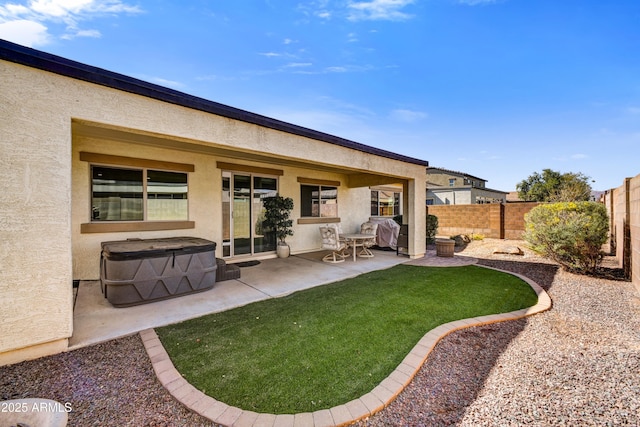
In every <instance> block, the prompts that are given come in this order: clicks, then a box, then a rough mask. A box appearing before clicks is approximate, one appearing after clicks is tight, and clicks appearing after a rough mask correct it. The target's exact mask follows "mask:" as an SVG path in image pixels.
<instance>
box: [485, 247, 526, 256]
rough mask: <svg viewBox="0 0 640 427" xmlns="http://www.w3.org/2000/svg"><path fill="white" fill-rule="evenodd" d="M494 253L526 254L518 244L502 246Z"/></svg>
mask: <svg viewBox="0 0 640 427" xmlns="http://www.w3.org/2000/svg"><path fill="white" fill-rule="evenodd" d="M493 253H494V254H503V255H524V252H523V251H522V249H520V248H519V247H517V246H505V247H502V248H498V249H496V250H495V251H494V252H493Z"/></svg>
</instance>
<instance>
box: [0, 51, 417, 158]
mask: <svg viewBox="0 0 640 427" xmlns="http://www.w3.org/2000/svg"><path fill="white" fill-rule="evenodd" d="M0 59H2V60H6V61H10V62H14V63H17V64H21V65H26V66H29V67H33V68H38V69H40V70H44V71H49V72H51V73H56V74H60V75H63V76H66V77H71V78H74V79H78V80H83V81H86V82H90V83H95V84H99V85H102V86H106V87H109V88H112V89H117V90H122V91H125V92H129V93H133V94H136V95H141V96H146V97H148V98H153V99H157V100H159V101H164V102H169V103H172V104H176V105H180V106H182V107H187V108H192V109H195V110H200V111H204V112H207V113H211V114H216V115H218V116H223V117H227V118H230V119H235V120H239V121H243V122H246V123H251V124H255V125H258V126H263V127H266V128H269V129H274V130H278V131H282V132H287V133H290V134H294V135H298V136H303V137H306V138H311V139H315V140H318V141H322V142H326V143H329V144H334V145H339V146H342V147H346V148H350V149H353V150H358V151H362V152H364V153H368V154H373V155H376V156H381V157H386V158H389V159H392V160H398V161H402V162H407V163H412V164H416V165H421V166H429V162H428V161H426V160H421V159H416V158H413V157H408V156H404V155H402V154H397V153H393V152H391V151H386V150H382V149H379V148H375V147H371V146H368V145H365V144H361V143H358V142H355V141H351V140H348V139H344V138H340V137H337V136H334V135H330V134H327V133H324V132H319V131H315V130H313V129H309V128H305V127H302V126H297V125H294V124H291V123H287V122H283V121H280V120H277V119H272V118H269V117H266V116H262V115H260V114H255V113H251V112H248V111H245V110H241V109H238V108H234V107H230V106H227V105H224V104H220V103H217V102H213V101H209V100H207V99H204V98H199V97H197V96H193V95H189V94H186V93H183V92H179V91H177V90H173V89H169V88H166V87H163V86H159V85H155V84H153V83H149V82H145V81H143V80H138V79H135V78H133V77H129V76H126V75H123V74H119V73H114V72H112V71H108V70H105V69H102V68H98V67H93V66H91V65H86V64H82V63H80V62H76V61H72V60H70V59H66V58H63V57H61V56H56V55H52V54H49V53H46V52H42V51H39V50H35V49H31V48H28V47H25V46H21V45H18V44H15V43H11V42H8V41H5V40H0Z"/></svg>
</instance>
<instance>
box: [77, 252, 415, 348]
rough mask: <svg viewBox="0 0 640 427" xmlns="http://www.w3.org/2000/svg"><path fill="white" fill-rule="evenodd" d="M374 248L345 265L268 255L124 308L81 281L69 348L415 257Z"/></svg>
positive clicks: (315, 255)
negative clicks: (232, 274) (226, 275)
mask: <svg viewBox="0 0 640 427" xmlns="http://www.w3.org/2000/svg"><path fill="white" fill-rule="evenodd" d="M373 252H374V255H375V256H374V257H373V258H358V259H357V261H355V262H354V261H353V260H352V259H351V258H349V259H347V260H346V261H345V262H342V263H340V264H329V263H326V262H323V261H322V257H323V256H324V255H326V254H327V251H315V252H307V253H302V254H297V255H293V256H291V257H289V258H271V259H266V260H262V261H261V262H260V263H259V264H258V265H254V266H250V267H242V268H241V273H242V274H241V277H240V278H239V279H234V280H226V281H223V282H216V283H215V285H214V286H213V289H210V290H208V291H204V292H200V293H195V294H190V295H184V296H181V297H177V298H172V299H167V300H163V301H157V302H153V303H149V304H143V305H137V306H132V307H125V308H115V307H113V306H112V305H111V304H110V303H109V302H108V301H107V299H106V298H104V296H103V295H102V293H101V291H100V282H99V281H82V282H81V283H80V287H79V289H78V294H77V299H76V302H75V307H74V312H73V325H74V330H73V335H72V336H71V338H70V340H69V350H72V349H76V348H80V347H85V346H88V345H91V344H96V343H99V342H103V341H108V340H111V339H114V338H118V337H122V336H125V335H130V334H133V333H136V332H139V331H142V330H145V329H149V328H155V327H159V326H164V325H168V324H172V323H176V322H180V321H183V320H187V319H192V318H195V317H200V316H203V315H206V314H210V313H215V312H220V311H225V310H229V309H232V308H235V307H239V306H243V305H246V304H250V303H252V302H256V301H260V300H265V299H268V298H277V297H282V296H285V295H288V294H291V293H294V292H296V291H300V290H304V289H308V288H312V287H315V286H320V285H325V284H328V283H332V282H335V281H339V280H343V279H347V278H350V277H355V276H358V275H360V274H363V273H367V272H369V271H374V270H383V269H386V268H390V267H393V266H394V265H397V264H401V263H404V262H407V261H409V260H410V259H409V258H407V257H405V256H398V255H396V252H395V251H383V250H374V251H373Z"/></svg>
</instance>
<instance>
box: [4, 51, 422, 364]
mask: <svg viewBox="0 0 640 427" xmlns="http://www.w3.org/2000/svg"><path fill="white" fill-rule="evenodd" d="M0 75H2V79H0V114H1V116H2V118H3V119H2V120H1V121H0V133H1V134H2V135H3V137H2V138H1V139H0V164H1V165H2V170H3V171H5V174H6V175H5V180H4V184H3V193H4V203H2V204H1V205H0V222H1V223H2V227H1V228H0V239H1V241H2V245H1V246H0V295H1V300H0V364H1V363H2V360H3V356H6V355H7V354H8V353H9V352H13V351H23V349H25V348H28V347H31V350H33V349H37V348H41V349H45V348H46V349H48V350H42V352H40V353H46V352H49V351H52V350H51V348H59V347H60V346H59V345H50V346H46V345H45V346H39V347H34V346H37V345H40V344H44V343H60V342H61V341H62V342H64V341H65V340H66V339H67V338H68V337H70V336H71V334H72V329H73V325H72V317H73V309H72V295H73V293H72V286H71V283H72V279H74V278H78V279H88V278H96V277H97V271H98V270H97V269H98V254H99V242H100V241H104V240H115V239H120V238H126V237H132V236H131V233H108V235H105V234H104V233H102V234H91V235H90V234H81V233H80V232H79V228H80V224H81V223H83V222H87V221H88V220H89V218H90V216H89V210H90V204H89V167H88V164H87V163H85V162H82V161H80V160H79V158H78V152H79V151H80V150H81V149H82V150H86V151H94V152H100V153H105V154H117V155H125V156H130V157H136V156H139V157H145V158H146V157H148V158H154V159H157V160H169V161H173V162H185V163H192V164H194V165H195V167H196V169H195V172H194V173H192V174H191V175H193V176H191V177H190V180H189V210H190V218H189V219H190V220H192V221H195V222H196V228H195V229H192V230H177V231H171V232H145V233H144V237H154V236H156V235H162V236H167V235H198V236H201V237H205V238H210V239H212V240H214V241H218V242H220V240H221V221H220V220H219V216H218V215H219V214H220V211H221V206H220V203H219V202H220V192H219V189H220V187H221V184H220V182H221V177H220V170H219V169H216V168H215V167H214V165H215V161H232V162H234V163H251V162H247V161H245V160H237V159H234V158H228V159H225V158H218V157H215V156H212V155H210V154H203V153H197V152H194V151H183V150H180V149H177V150H169V149H166V148H158V147H152V146H146V145H136V144H130V143H125V142H119V141H113V140H100V139H92V138H88V137H82V136H77V137H72V133H73V131H72V121H74V120H78V121H81V122H84V121H86V122H91V123H98V124H102V125H105V126H107V127H114V128H118V129H134V130H135V131H136V132H141V133H145V132H148V133H153V134H159V135H163V136H169V138H170V139H171V140H172V141H175V142H176V144H175V145H176V147H177V146H179V145H180V143H181V142H185V141H188V142H189V143H191V144H196V145H198V144H199V145H201V146H203V147H206V148H208V147H210V146H217V147H228V148H233V149H234V150H237V151H238V152H262V153H266V154H269V155H271V156H274V157H277V158H280V159H284V161H285V163H286V161H298V162H299V161H306V162H313V163H316V164H320V165H324V166H323V167H322V168H320V169H315V170H314V168H313V167H312V165H311V163H309V166H308V169H307V167H306V166H305V167H299V166H273V167H276V168H279V169H283V170H284V175H283V176H282V177H281V178H280V189H281V193H282V194H283V195H287V196H291V197H293V198H294V202H296V200H297V199H298V198H299V184H298V183H297V176H307V177H309V176H311V177H314V178H320V179H330V180H338V181H340V182H341V183H343V184H344V185H341V186H340V189H339V201H338V203H339V212H340V216H341V217H342V218H343V227H345V229H350V228H351V229H353V228H355V227H356V226H357V225H358V224H359V223H361V222H363V221H366V220H367V218H368V217H369V213H370V212H369V189H368V188H367V186H366V185H362V184H359V186H358V188H356V189H353V188H349V183H353V182H358V183H361V182H366V176H365V175H362V177H365V178H362V177H361V178H360V179H353V175H349V176H347V175H346V174H344V173H340V172H337V171H336V172H324V171H321V170H324V169H325V167H326V166H331V167H332V168H344V170H345V171H349V172H351V173H353V172H362V173H367V172H370V173H374V174H379V175H386V176H393V177H397V178H398V181H399V182H401V181H402V180H403V179H405V187H406V188H407V189H410V191H415V192H416V193H412V194H415V200H410V201H407V205H408V206H410V209H409V211H407V212H405V216H406V220H407V221H408V222H410V223H413V224H414V225H413V226H412V227H413V228H414V229H416V230H417V232H418V233H421V234H417V235H416V237H415V239H414V241H412V242H410V252H411V254H412V255H413V256H420V255H422V254H424V252H425V248H424V214H425V208H424V194H425V188H424V187H425V185H424V173H425V172H424V167H423V166H420V165H415V164H409V163H405V162H401V161H397V160H391V159H387V158H383V157H380V156H375V155H372V154H367V153H363V152H360V151H355V150H353V149H349V148H346V147H340V146H336V145H332V144H327V143H324V142H320V141H316V140H312V139H307V138H303V137H300V136H296V135H291V134H287V133H284V132H279V131H274V130H270V129H266V128H262V127H259V126H257V125H252V124H247V123H244V122H238V121H234V120H231V119H228V118H224V117H219V116H215V115H212V114H208V113H205V112H201V111H196V110H192V109H188V108H185V107H181V106H177V105H173V104H168V103H164V102H160V101H155V100H152V99H149V98H146V97H143V96H139V95H134V94H130V93H126V92H122V91H118V90H115V89H110V88H106V87H102V86H97V85H94V84H90V83H86V82H83V81H79V80H75V79H71V78H68V77H63V76H59V75H56V74H52V73H48V72H44V71H40V70H36V69H33V68H29V67H25V66H22V65H17V64H14V63H11V62H5V61H0ZM301 147H303V149H301ZM255 164H257V165H262V166H265V165H266V166H269V164H268V163H266V164H264V163H255ZM363 179H364V181H363ZM416 180H417V181H416ZM387 183H389V182H387ZM378 184H381V182H375V185H378ZM405 197H407V194H406V193H405ZM294 214H295V215H298V212H297V211H295V212H294ZM295 215H294V220H295V219H297V217H295ZM416 218H418V219H417V220H416ZM317 227H318V225H317V224H309V225H297V226H296V230H295V232H296V234H295V235H294V236H293V237H292V238H290V239H287V240H288V241H289V242H290V244H291V246H292V250H293V251H294V252H296V251H306V250H313V249H316V248H318V247H319V246H320V245H319V242H320V240H319V237H318V236H319V234H318V231H317ZM136 237H139V236H136ZM220 246H221V245H220V243H219V248H220ZM27 353H29V356H28V357H32V356H33V355H34V353H33V351H31V352H27V351H25V354H27ZM35 355H38V352H37V351H36V352H35ZM14 356H15V355H14ZM14 356H11V357H12V359H11V360H17V359H19V357H18V358H16V357H14ZM5 360H7V358H5Z"/></svg>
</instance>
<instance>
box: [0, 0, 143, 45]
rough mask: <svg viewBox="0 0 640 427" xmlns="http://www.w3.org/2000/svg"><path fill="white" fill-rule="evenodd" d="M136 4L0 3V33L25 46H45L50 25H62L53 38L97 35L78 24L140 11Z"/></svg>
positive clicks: (80, 0) (74, 0) (110, 0)
mask: <svg viewBox="0 0 640 427" xmlns="http://www.w3.org/2000/svg"><path fill="white" fill-rule="evenodd" d="M140 12H141V10H140V8H139V7H138V6H131V5H128V4H126V3H123V2H122V1H121V0H29V1H28V2H25V4H16V3H7V4H4V5H0V36H1V37H3V38H5V39H7V40H11V41H13V42H16V43H20V44H23V45H27V46H36V45H44V44H47V43H49V42H50V41H51V39H53V38H54V36H53V35H51V34H50V28H49V25H51V24H59V23H62V24H65V26H66V28H65V31H64V32H63V33H62V34H60V35H58V36H55V37H60V38H63V39H72V38H76V37H100V32H99V31H98V30H95V29H80V26H79V23H80V22H82V21H86V20H90V19H92V18H95V17H98V16H103V15H107V14H109V15H112V14H120V13H140Z"/></svg>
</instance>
